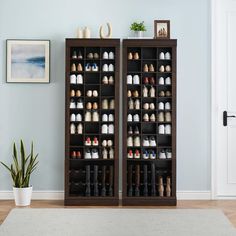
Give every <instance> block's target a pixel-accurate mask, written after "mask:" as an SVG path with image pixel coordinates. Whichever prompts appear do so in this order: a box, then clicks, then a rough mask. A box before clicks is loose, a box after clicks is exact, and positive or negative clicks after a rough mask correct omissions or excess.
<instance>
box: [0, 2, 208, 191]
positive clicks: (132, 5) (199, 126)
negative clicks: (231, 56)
mask: <svg viewBox="0 0 236 236" xmlns="http://www.w3.org/2000/svg"><path fill="white" fill-rule="evenodd" d="M209 15H210V7H209V1H206V0H198V1H195V0H178V1H173V0H165V1H163V0H162V1H161V0H147V1H137V0H136V1H135V0H128V1H127V0H120V1H115V0H109V1H108V0H100V1H95V0H90V1H79V0H59V1H58V0H50V1H48V0H34V1H32V0H21V1H19V0H1V3H0V55H1V56H0V114H1V115H0V159H1V160H4V161H5V162H9V161H10V158H11V148H12V143H13V140H19V139H20V138H23V139H24V140H25V142H26V143H28V144H29V142H30V141H31V140H34V143H35V146H36V151H37V152H39V154H40V156H39V160H40V165H39V167H38V170H37V171H36V172H35V174H34V176H33V178H32V183H33V185H34V189H37V190H63V182H64V80H65V78H64V57H65V54H64V42H65V41H64V39H65V38H67V37H74V36H75V31H76V28H77V27H78V26H85V25H87V26H89V27H90V28H91V29H92V36H94V37H96V36H98V28H99V26H100V24H102V23H105V22H107V21H109V22H111V23H112V25H113V36H114V37H119V38H126V37H127V36H128V35H129V33H130V32H129V25H130V23H131V22H132V21H134V20H144V21H145V23H146V24H147V27H148V32H147V33H146V35H147V36H152V35H153V21H154V19H170V20H171V36H172V38H177V39H178V82H177V92H178V115H177V117H178V121H177V126H178V127H177V128H178V135H177V149H178V150H177V154H178V156H177V158H178V162H177V167H178V168H177V171H178V178H177V182H178V190H181V191H182V190H196V191H204V190H210V16H209ZM6 39H50V40H51V83H50V84H44V85H40V84H6V82H5V80H6V53H5V51H6V43H5V40H6ZM120 158H121V156H120ZM10 186H11V181H10V178H9V175H8V173H6V171H5V170H4V169H3V168H2V167H1V168H0V190H9V189H11V187H10Z"/></svg>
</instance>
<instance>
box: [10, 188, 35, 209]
mask: <svg viewBox="0 0 236 236" xmlns="http://www.w3.org/2000/svg"><path fill="white" fill-rule="evenodd" d="M32 190H33V187H32V186H31V187H28V188H15V187H13V194H14V198H15V204H16V206H29V205H30V203H31V196H32Z"/></svg>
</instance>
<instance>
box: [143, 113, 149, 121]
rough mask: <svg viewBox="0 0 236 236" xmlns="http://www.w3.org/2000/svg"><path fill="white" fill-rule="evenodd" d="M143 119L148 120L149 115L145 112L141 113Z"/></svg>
mask: <svg viewBox="0 0 236 236" xmlns="http://www.w3.org/2000/svg"><path fill="white" fill-rule="evenodd" d="M143 121H145V122H148V121H149V115H148V114H147V113H145V114H144V115H143Z"/></svg>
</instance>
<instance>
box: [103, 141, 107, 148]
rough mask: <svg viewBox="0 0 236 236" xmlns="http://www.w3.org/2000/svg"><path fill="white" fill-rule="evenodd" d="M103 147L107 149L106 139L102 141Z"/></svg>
mask: <svg viewBox="0 0 236 236" xmlns="http://www.w3.org/2000/svg"><path fill="white" fill-rule="evenodd" d="M102 146H103V147H106V146H107V140H105V139H104V140H103V141H102Z"/></svg>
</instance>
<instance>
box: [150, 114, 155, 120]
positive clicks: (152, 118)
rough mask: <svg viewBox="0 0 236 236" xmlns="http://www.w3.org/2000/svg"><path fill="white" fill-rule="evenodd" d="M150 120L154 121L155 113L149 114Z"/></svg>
mask: <svg viewBox="0 0 236 236" xmlns="http://www.w3.org/2000/svg"><path fill="white" fill-rule="evenodd" d="M150 121H151V122H155V121H156V116H155V114H151V116H150Z"/></svg>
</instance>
